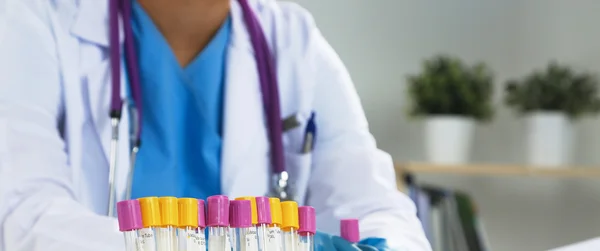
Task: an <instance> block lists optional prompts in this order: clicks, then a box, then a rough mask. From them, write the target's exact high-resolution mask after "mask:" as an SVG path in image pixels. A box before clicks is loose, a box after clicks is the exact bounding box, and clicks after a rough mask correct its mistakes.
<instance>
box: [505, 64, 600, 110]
mask: <svg viewBox="0 0 600 251" xmlns="http://www.w3.org/2000/svg"><path fill="white" fill-rule="evenodd" d="M505 91H506V92H505V97H504V102H505V103H506V105H507V106H508V107H511V108H513V109H515V110H516V111H517V112H519V113H521V114H526V113H530V112H536V111H553V112H564V113H565V114H566V115H567V116H569V117H570V118H572V119H575V118H578V117H580V116H582V115H584V114H596V113H598V112H599V111H600V99H599V98H598V80H597V79H596V77H595V76H594V75H592V74H590V73H587V72H579V73H578V72H575V71H574V70H573V69H571V68H570V67H568V66H565V65H561V64H558V63H557V62H554V61H553V62H550V63H549V64H548V66H547V67H546V69H544V70H536V71H534V72H533V73H531V74H529V75H528V76H525V77H524V78H522V79H520V80H510V81H508V83H507V84H506V90H505Z"/></svg>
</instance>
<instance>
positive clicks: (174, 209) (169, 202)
mask: <svg viewBox="0 0 600 251" xmlns="http://www.w3.org/2000/svg"><path fill="white" fill-rule="evenodd" d="M158 204H159V205H160V222H161V223H162V224H161V225H162V226H163V227H165V226H179V207H178V204H177V198H175V197H160V198H158Z"/></svg>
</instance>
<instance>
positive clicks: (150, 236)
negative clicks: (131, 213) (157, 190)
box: [138, 197, 161, 251]
mask: <svg viewBox="0 0 600 251" xmlns="http://www.w3.org/2000/svg"><path fill="white" fill-rule="evenodd" d="M138 201H139V202H140V207H141V209H142V224H143V225H144V228H142V229H140V231H139V234H140V236H139V237H140V243H141V245H142V248H143V249H144V251H156V238H157V235H158V229H159V228H160V226H161V223H160V206H159V203H158V197H146V198H140V199H138Z"/></svg>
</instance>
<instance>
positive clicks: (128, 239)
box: [123, 230, 140, 251]
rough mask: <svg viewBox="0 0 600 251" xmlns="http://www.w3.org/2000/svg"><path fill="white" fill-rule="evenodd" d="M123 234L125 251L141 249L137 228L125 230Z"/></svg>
mask: <svg viewBox="0 0 600 251" xmlns="http://www.w3.org/2000/svg"><path fill="white" fill-rule="evenodd" d="M123 235H124V236H125V251H138V250H140V243H139V241H138V231H137V230H133V231H127V232H123Z"/></svg>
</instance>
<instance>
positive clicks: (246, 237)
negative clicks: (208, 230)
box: [231, 227, 258, 251]
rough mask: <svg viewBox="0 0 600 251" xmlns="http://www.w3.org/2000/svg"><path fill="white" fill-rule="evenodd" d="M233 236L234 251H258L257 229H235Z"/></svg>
mask: <svg viewBox="0 0 600 251" xmlns="http://www.w3.org/2000/svg"><path fill="white" fill-rule="evenodd" d="M233 233H234V234H233V235H232V236H231V243H232V244H233V245H232V247H233V249H232V250H233V251H258V236H257V234H256V227H248V228H235V229H234V231H233Z"/></svg>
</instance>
